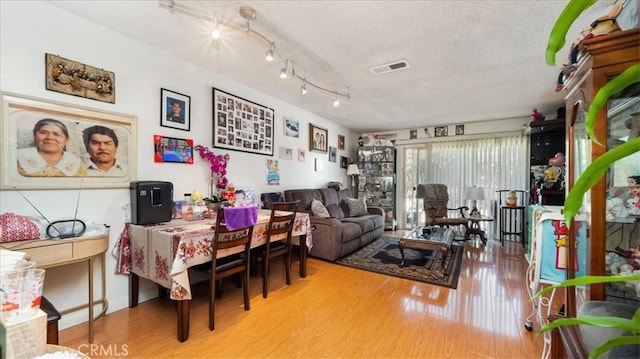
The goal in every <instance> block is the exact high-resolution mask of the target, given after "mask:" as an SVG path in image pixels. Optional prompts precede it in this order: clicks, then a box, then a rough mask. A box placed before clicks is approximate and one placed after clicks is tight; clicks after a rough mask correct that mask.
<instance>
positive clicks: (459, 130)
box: [456, 125, 464, 136]
mask: <svg viewBox="0 0 640 359" xmlns="http://www.w3.org/2000/svg"><path fill="white" fill-rule="evenodd" d="M458 135H464V125H456V136H458Z"/></svg>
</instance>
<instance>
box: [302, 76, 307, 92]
mask: <svg viewBox="0 0 640 359" xmlns="http://www.w3.org/2000/svg"><path fill="white" fill-rule="evenodd" d="M300 93H301V94H303V95H306V94H307V79H304V80H302V86H300Z"/></svg>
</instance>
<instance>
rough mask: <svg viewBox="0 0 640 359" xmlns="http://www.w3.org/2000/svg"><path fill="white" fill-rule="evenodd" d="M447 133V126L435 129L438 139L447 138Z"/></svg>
mask: <svg viewBox="0 0 640 359" xmlns="http://www.w3.org/2000/svg"><path fill="white" fill-rule="evenodd" d="M447 132H448V127H447V126H442V127H436V128H435V135H436V137H445V136H447Z"/></svg>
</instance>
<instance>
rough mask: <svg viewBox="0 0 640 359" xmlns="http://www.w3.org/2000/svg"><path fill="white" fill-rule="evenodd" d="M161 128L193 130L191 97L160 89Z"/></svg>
mask: <svg viewBox="0 0 640 359" xmlns="http://www.w3.org/2000/svg"><path fill="white" fill-rule="evenodd" d="M160 126H163V127H170V128H175V129H178V130H184V131H190V130H191V97H189V96H187V95H183V94H181V93H177V92H173V91H171V90H167V89H160Z"/></svg>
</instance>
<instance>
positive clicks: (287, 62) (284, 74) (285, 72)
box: [280, 59, 289, 79]
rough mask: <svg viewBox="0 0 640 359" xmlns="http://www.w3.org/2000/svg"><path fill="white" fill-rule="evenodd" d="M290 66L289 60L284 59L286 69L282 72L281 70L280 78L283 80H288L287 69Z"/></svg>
mask: <svg viewBox="0 0 640 359" xmlns="http://www.w3.org/2000/svg"><path fill="white" fill-rule="evenodd" d="M288 65H289V60H287V59H284V67H283V68H282V70H280V78H281V79H286V78H287V67H288Z"/></svg>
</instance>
